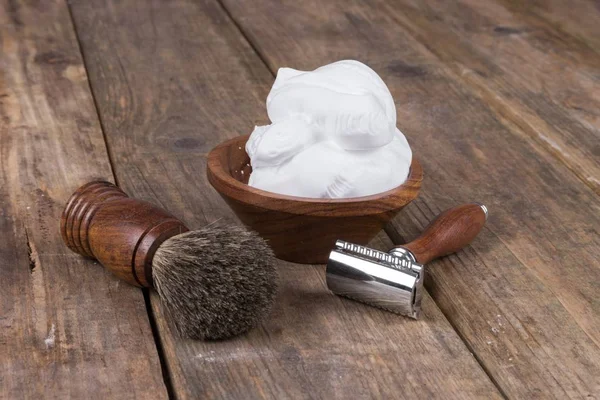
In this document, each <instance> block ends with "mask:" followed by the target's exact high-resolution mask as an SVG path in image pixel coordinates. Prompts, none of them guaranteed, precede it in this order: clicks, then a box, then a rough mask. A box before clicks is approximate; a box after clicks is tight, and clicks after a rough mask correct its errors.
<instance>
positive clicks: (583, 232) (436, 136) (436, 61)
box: [224, 0, 600, 398]
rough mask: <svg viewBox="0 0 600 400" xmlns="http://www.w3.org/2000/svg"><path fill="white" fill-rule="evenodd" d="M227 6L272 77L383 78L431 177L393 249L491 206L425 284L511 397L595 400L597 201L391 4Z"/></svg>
mask: <svg viewBox="0 0 600 400" xmlns="http://www.w3.org/2000/svg"><path fill="white" fill-rule="evenodd" d="M224 4H225V6H226V7H227V9H228V10H229V12H230V13H231V15H232V16H233V18H234V19H235V20H236V21H237V22H238V24H239V26H240V27H241V29H242V31H243V32H244V34H245V35H246V37H248V38H249V40H250V41H251V42H252V44H253V46H254V47H255V48H256V49H257V50H258V51H259V53H260V54H261V55H262V56H263V57H264V60H265V62H266V63H267V64H268V65H269V67H270V68H271V69H272V70H273V71H276V70H277V68H279V67H284V66H289V67H294V68H298V69H313V68H315V67H317V66H319V65H323V64H325V63H328V62H332V61H336V60H339V59H344V58H356V59H360V60H362V61H364V62H366V63H367V64H368V65H370V66H372V67H373V68H374V69H375V70H376V71H377V72H378V73H380V74H381V75H382V78H383V79H384V81H385V82H386V83H387V84H388V86H389V87H390V90H391V92H392V94H393V95H394V98H395V100H396V104H397V109H398V126H399V128H400V129H401V130H402V131H403V132H405V134H406V136H407V138H408V140H409V143H410V144H411V146H412V148H413V152H414V154H415V155H416V156H417V157H419V160H420V161H421V163H422V165H423V169H424V172H425V176H426V177H427V178H426V180H425V182H424V185H423V189H422V192H421V196H420V197H419V198H418V199H416V200H415V201H413V202H412V203H411V204H410V205H409V206H407V207H406V208H405V211H403V212H402V213H401V214H400V215H399V216H398V218H396V219H395V220H394V224H393V226H391V227H390V228H389V229H388V233H389V234H391V235H392V238H393V239H394V241H395V242H396V243H405V242H407V241H408V240H410V239H411V238H413V237H416V236H417V234H418V233H419V232H420V231H421V230H422V229H423V227H424V226H425V225H426V224H427V223H428V222H429V221H430V220H431V219H432V218H433V217H434V216H435V215H436V214H437V213H439V212H440V211H441V210H443V209H446V208H448V207H450V206H452V205H456V204H457V203H461V202H469V201H480V202H482V203H484V204H486V205H487V206H488V207H489V209H490V218H489V220H488V222H487V224H486V228H484V231H483V232H482V233H481V235H480V236H479V237H478V239H477V240H475V241H474V242H473V245H472V246H471V247H470V248H468V249H467V250H465V251H462V252H461V253H460V254H457V255H453V256H450V257H448V258H446V259H444V260H440V261H437V262H434V263H433V264H432V265H431V267H430V268H429V271H430V272H431V274H430V279H429V280H428V281H426V283H427V285H426V286H427V287H428V288H429V289H430V290H431V292H430V293H431V294H432V296H433V297H434V298H435V300H436V301H437V302H439V304H440V305H441V308H442V310H443V312H444V313H445V314H446V316H447V317H448V318H449V319H450V320H451V322H452V324H453V326H455V327H456V328H457V329H458V331H459V332H460V334H461V337H463V338H464V339H465V340H466V342H467V343H468V345H469V347H470V348H471V349H472V351H473V352H474V353H475V354H476V356H477V358H478V360H480V361H481V363H482V364H483V365H484V367H485V368H486V371H487V372H488V373H489V374H490V375H491V376H492V378H493V379H494V381H495V382H496V383H497V384H498V386H499V387H500V388H501V390H502V391H503V392H504V393H505V394H506V395H507V396H508V397H515V398H536V397H538V398H566V397H573V398H580V397H586V396H597V395H599V393H600V347H599V346H600V336H599V332H600V312H599V311H600V306H599V304H600V303H599V301H598V293H600V287H599V286H598V285H599V282H600V265H599V262H598V260H599V259H600V254H599V252H600V250H599V249H600V242H599V235H598V226H600V213H599V210H600V201H599V199H598V196H597V195H596V193H594V192H593V191H592V190H591V188H590V187H589V186H587V185H585V184H583V183H582V182H581V181H580V180H579V179H578V178H576V177H575V176H574V175H573V174H572V172H571V171H570V170H569V169H567V168H566V167H565V166H564V165H563V164H561V163H557V161H556V158H555V157H554V156H553V155H550V154H549V153H548V151H547V148H546V147H545V146H543V145H542V144H541V143H540V142H539V141H538V140H534V139H533V138H531V136H530V135H529V134H525V133H524V132H523V131H522V129H521V127H520V126H518V125H516V124H515V123H513V122H512V120H508V119H506V118H505V117H504V116H503V115H502V114H498V113H497V112H496V109H495V107H494V106H493V105H492V106H490V105H488V104H487V103H486V99H485V98H482V96H481V95H480V93H479V90H478V89H476V90H473V89H472V88H471V87H470V86H468V85H465V81H464V80H462V79H460V78H458V77H457V76H456V72H455V69H454V67H453V66H448V65H447V64H446V63H445V62H443V61H441V60H440V58H439V57H438V56H437V55H436V54H433V53H432V52H431V51H429V50H428V46H425V45H424V44H422V43H421V42H419V41H418V40H415V37H414V36H413V34H412V33H411V32H410V31H408V30H406V29H405V28H404V27H403V26H402V25H400V24H399V23H398V20H397V17H394V16H392V15H391V14H393V7H386V8H382V7H380V4H381V3H373V2H358V1H356V2H355V1H341V0H340V1H333V0H332V1H327V2H318V1H304V2H297V1H291V0H290V1H284V2H280V3H272V2H268V1H266V0H264V1H255V2H253V3H252V4H253V6H252V7H248V6H247V4H248V3H247V2H246V1H243V0H238V1H236V0H226V1H225V2H224ZM386 4H387V3H386ZM401 10H402V8H400V7H397V13H400V12H401ZM415 18H417V17H416V16H415ZM267 26H268V27H269V29H265V27H267ZM487 62H488V63H491V62H492V61H487ZM538 73H539V72H538ZM538 78H539V79H546V78H542V77H538ZM581 151H582V152H585V151H586V150H585V149H583V148H582V149H581ZM589 160H590V159H588V161H589Z"/></svg>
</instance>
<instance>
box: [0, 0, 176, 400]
mask: <svg viewBox="0 0 600 400" xmlns="http://www.w3.org/2000/svg"><path fill="white" fill-rule="evenodd" d="M40 16H43V18H41V17H40ZM0 54H1V56H0V237H1V240H0V283H1V284H2V289H0V398H2V399H26V398H31V399H40V398H45V399H67V398H82V399H83V398H86V399H89V398H97V399H106V398H121V399H124V398H136V397H137V398H144V399H160V398H166V397H167V396H166V394H167V393H166V388H165V386H164V383H163V378H162V374H161V368H160V364H159V359H158V355H157V352H156V347H155V342H154V339H153V336H152V332H151V329H150V324H149V321H148V316H147V313H146V307H145V304H144V298H143V295H142V292H141V291H140V290H139V289H136V288H134V287H130V286H127V285H125V284H122V283H121V284H120V283H119V282H118V281H117V280H115V279H114V278H113V277H112V276H110V274H109V273H106V272H105V271H103V270H102V268H99V267H98V266H96V265H93V263H92V262H90V261H89V260H87V261H86V260H84V259H83V258H82V257H80V256H78V255H76V254H75V253H73V252H71V251H70V250H69V249H67V247H66V246H65V245H64V244H63V242H62V239H61V237H60V234H59V232H58V221H59V218H60V213H61V211H62V207H63V206H64V202H65V201H66V200H67V199H68V197H69V196H70V194H71V192H72V191H73V190H74V189H76V188H77V187H78V185H80V184H82V183H84V182H86V181H87V180H89V179H91V178H105V179H111V177H112V173H111V169H110V165H109V162H108V157H107V153H106V148H105V143H104V139H103V136H102V132H101V130H100V126H99V124H98V117H97V114H96V111H95V108H94V104H93V100H92V97H91V95H90V91H89V86H88V82H87V78H86V73H85V70H84V67H83V64H82V60H81V56H80V52H79V47H78V44H77V40H76V38H75V34H74V31H73V26H72V24H71V20H70V16H69V11H68V9H67V7H66V5H65V4H64V3H63V2H62V1H50V0H48V1H40V2H28V3H18V2H13V1H2V2H0Z"/></svg>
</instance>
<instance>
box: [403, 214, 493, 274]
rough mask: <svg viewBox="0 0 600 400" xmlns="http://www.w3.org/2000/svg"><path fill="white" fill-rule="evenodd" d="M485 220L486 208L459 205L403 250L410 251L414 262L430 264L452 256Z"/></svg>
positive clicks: (477, 230)
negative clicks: (432, 261)
mask: <svg viewBox="0 0 600 400" xmlns="http://www.w3.org/2000/svg"><path fill="white" fill-rule="evenodd" d="M486 219H487V208H486V207H485V206H484V205H481V204H477V203H473V204H463V205H461V206H458V207H454V208H451V209H449V210H446V211H444V212H443V213H441V214H440V215H439V216H438V217H437V218H436V219H435V220H433V221H432V222H431V223H430V224H429V225H428V226H427V228H425V231H424V232H423V233H422V234H421V236H419V237H418V238H417V239H415V240H413V241H412V242H410V243H408V244H405V245H403V246H398V247H403V248H405V249H408V250H410V251H411V252H412V253H413V255H414V256H415V258H416V259H417V262H419V263H421V264H427V263H428V262H430V261H431V260H434V259H436V258H438V257H442V256H445V255H447V254H451V253H454V252H456V251H458V250H460V249H462V248H463V247H465V246H466V245H468V244H469V243H471V242H472V241H473V239H475V237H476V236H477V235H478V234H479V232H480V231H481V228H483V225H484V224H485V221H486Z"/></svg>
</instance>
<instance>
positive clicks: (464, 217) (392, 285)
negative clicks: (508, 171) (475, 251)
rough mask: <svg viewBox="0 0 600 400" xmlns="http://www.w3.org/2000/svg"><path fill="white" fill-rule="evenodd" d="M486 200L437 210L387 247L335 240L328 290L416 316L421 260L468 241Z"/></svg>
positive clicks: (478, 225) (485, 212) (484, 216)
mask: <svg viewBox="0 0 600 400" xmlns="http://www.w3.org/2000/svg"><path fill="white" fill-rule="evenodd" d="M487 216H488V210H487V208H486V206H484V205H482V204H478V203H473V204H464V205H461V206H458V207H454V208H451V209H449V210H446V211H444V212H443V213H441V214H440V215H439V216H438V217H437V218H436V219H435V220H433V221H432V222H431V223H430V224H429V225H428V226H427V228H425V230H424V231H423V233H422V234H421V235H420V236H419V237H418V238H417V239H415V240H413V241H412V242H410V243H408V244H405V245H402V246H397V247H394V248H392V249H391V250H390V251H389V252H387V253H386V252H383V251H379V250H374V249H370V248H368V247H365V246H361V245H357V244H352V243H348V242H344V241H342V240H338V241H337V242H336V244H335V248H334V249H333V250H332V252H331V254H330V255H329V260H328V262H327V287H328V288H329V290H331V291H332V292H333V293H335V294H337V295H339V296H344V297H348V298H350V299H353V300H357V301H360V302H363V303H366V304H369V305H372V306H375V307H379V308H382V309H384V310H388V311H391V312H394V313H396V314H401V315H406V316H409V317H412V318H415V319H416V318H418V317H419V314H420V311H421V298H422V294H423V279H424V275H425V265H426V264H427V263H429V262H430V261H432V260H434V259H436V258H438V257H442V256H445V255H448V254H451V253H454V252H456V251H458V250H460V249H462V248H463V247H465V246H467V245H468V244H469V243H471V241H473V239H475V237H476V236H477V234H478V233H479V232H480V231H481V229H482V228H483V225H484V224H485V221H486V220H487Z"/></svg>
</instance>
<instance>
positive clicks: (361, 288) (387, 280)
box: [327, 240, 424, 318]
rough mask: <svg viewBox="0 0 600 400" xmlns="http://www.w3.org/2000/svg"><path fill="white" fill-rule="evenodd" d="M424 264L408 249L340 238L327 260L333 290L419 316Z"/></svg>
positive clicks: (402, 312)
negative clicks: (378, 247)
mask: <svg viewBox="0 0 600 400" xmlns="http://www.w3.org/2000/svg"><path fill="white" fill-rule="evenodd" d="M423 273H424V268H423V265H421V264H418V263H417V262H416V261H415V258H414V256H413V255H412V253H410V252H409V251H408V250H405V249H398V248H396V249H393V250H392V251H390V252H389V253H385V252H383V251H379V250H374V249H370V248H368V247H365V246H359V245H356V244H352V243H348V242H344V241H342V240H338V241H337V242H336V244H335V248H334V249H333V251H332V252H331V254H330V255H329V260H328V262H327V287H328V288H329V290H331V291H332V292H333V293H335V294H337V295H340V296H344V297H348V298H351V299H353V300H358V301H360V302H363V303H366V304H369V305H372V306H375V307H379V308H382V309H385V310H387V311H391V312H393V313H396V314H401V315H406V316H409V317H412V318H418V317H419V312H420V311H421V296H422V291H423Z"/></svg>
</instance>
